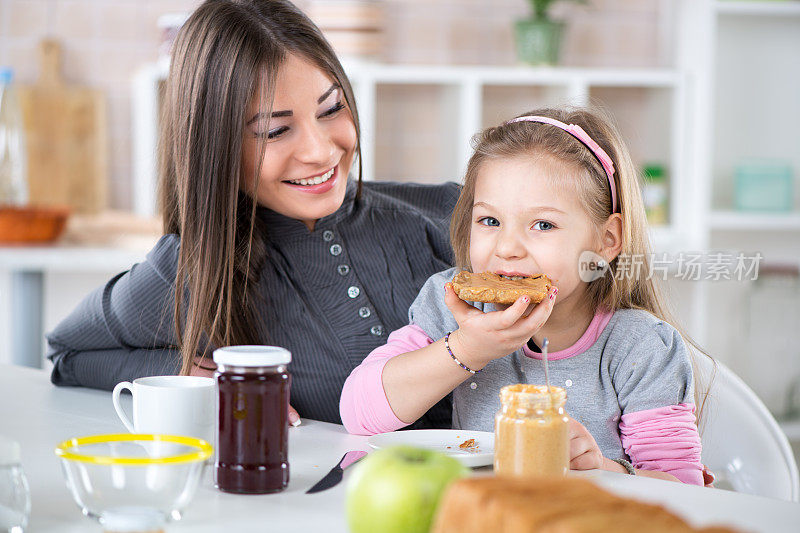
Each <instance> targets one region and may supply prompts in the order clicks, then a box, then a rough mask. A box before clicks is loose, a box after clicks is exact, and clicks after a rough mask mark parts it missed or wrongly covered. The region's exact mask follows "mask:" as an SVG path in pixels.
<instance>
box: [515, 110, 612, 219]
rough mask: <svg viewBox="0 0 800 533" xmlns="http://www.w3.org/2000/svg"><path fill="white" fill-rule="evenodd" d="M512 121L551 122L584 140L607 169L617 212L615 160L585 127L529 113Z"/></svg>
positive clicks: (581, 140)
mask: <svg viewBox="0 0 800 533" xmlns="http://www.w3.org/2000/svg"><path fill="white" fill-rule="evenodd" d="M512 122H541V123H542V124H550V125H552V126H555V127H557V128H561V129H562V130H564V131H566V132H567V133H569V134H570V135H572V136H573V137H575V138H576V139H578V140H579V141H580V142H582V143H583V144H584V145H586V147H587V148H588V149H589V150H591V151H592V153H593V154H594V155H595V157H596V158H597V159H598V161H600V164H601V165H603V169H604V170H605V171H606V175H607V176H608V186H609V188H610V189H611V212H612V213H616V212H617V188H616V187H615V186H614V177H613V176H614V162H613V161H611V158H610V157H609V156H608V154H607V153H606V151H605V150H603V149H602V148H600V145H599V144H597V143H596V142H594V140H593V139H592V138H591V137H589V134H588V133H586V132H585V131H583V128H581V127H580V126H578V125H577V124H565V123H563V122H561V121H560V120H556V119H554V118H550V117H540V116H536V115H527V116H524V117H517V118H512V119H511V120H509V121H508V122H506V124H511V123H512Z"/></svg>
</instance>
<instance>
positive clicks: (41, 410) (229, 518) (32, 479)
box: [0, 365, 800, 533]
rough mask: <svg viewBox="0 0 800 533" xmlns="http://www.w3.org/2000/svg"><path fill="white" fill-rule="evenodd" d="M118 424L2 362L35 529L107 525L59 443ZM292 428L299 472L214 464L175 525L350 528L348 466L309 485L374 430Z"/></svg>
mask: <svg viewBox="0 0 800 533" xmlns="http://www.w3.org/2000/svg"><path fill="white" fill-rule="evenodd" d="M128 407H129V405H128ZM108 432H124V428H123V426H122V424H121V422H119V420H118V419H117V416H116V414H115V412H114V408H113V406H112V404H111V394H110V393H108V392H103V391H95V390H88V389H77V388H56V387H55V386H53V385H51V384H50V381H49V376H48V374H47V373H46V372H44V371H42V370H35V369H30V368H23V367H16V366H9V365H0V433H1V434H3V435H6V436H9V437H12V438H14V439H16V440H18V441H20V443H21V444H22V463H23V468H24V469H25V473H26V475H27V477H28V482H29V484H30V487H31V498H32V511H31V520H30V524H29V531H32V532H39V531H45V532H78V531H80V532H85V531H99V530H100V527H99V526H98V525H95V524H94V523H93V522H92V521H91V520H90V519H88V518H85V517H83V516H82V515H81V513H80V510H79V509H78V507H77V505H76V504H75V503H74V502H73V500H72V497H71V496H70V494H69V492H68V491H67V488H66V486H65V485H64V480H63V477H62V473H61V468H60V465H59V464H58V459H57V457H56V456H55V455H54V453H53V448H54V447H55V445H56V444H57V443H59V442H61V441H63V440H65V439H67V438H70V437H75V436H80V435H88V434H97V433H108ZM289 435H290V437H289V463H290V472H291V480H290V482H289V486H288V488H287V489H286V490H285V491H283V492H281V493H278V494H272V495H258V496H238V495H232V494H225V493H222V492H219V491H218V490H216V489H215V488H214V486H213V482H212V469H211V468H207V470H206V474H205V478H204V480H203V483H202V485H201V487H200V488H199V489H198V492H197V494H196V496H195V499H194V501H193V502H192V503H191V505H190V506H189V507H188V508H187V509H186V513H185V516H184V519H183V520H181V521H180V522H177V523H173V524H170V525H169V527H168V531H171V532H179V531H187V532H188V531H192V532H199V533H203V532H212V531H213V532H218V531H222V530H223V528H224V529H226V530H228V531H237V532H248V531H266V530H270V531H325V532H345V531H347V526H346V523H345V518H344V498H345V491H344V488H345V484H346V482H347V473H345V481H344V482H343V483H341V484H339V485H338V486H337V487H335V488H333V489H330V490H327V491H324V492H321V493H318V494H314V495H307V494H305V490H306V489H308V488H309V487H310V486H311V485H313V484H314V483H315V482H317V481H318V480H319V479H320V478H321V477H322V476H323V475H324V474H325V473H327V471H328V470H329V469H330V468H331V467H332V466H333V465H334V464H336V462H337V461H338V460H339V459H340V458H341V456H342V455H343V454H344V453H345V452H346V451H348V450H367V451H369V449H370V448H369V446H368V445H367V442H366V437H359V436H355V435H348V434H347V433H346V432H345V431H344V429H343V428H342V426H339V425H335V424H328V423H324V422H316V421H311V420H303V424H302V425H301V426H300V427H298V428H292V429H291V430H290V432H289ZM484 470H485V469H484ZM582 475H585V476H587V477H590V478H591V479H592V480H594V481H595V482H597V483H598V484H600V485H602V486H603V487H605V488H607V489H609V490H611V491H613V492H616V493H618V494H620V495H623V496H631V497H636V498H638V499H641V500H646V501H651V502H656V503H661V504H663V505H665V506H666V507H668V508H669V509H671V510H672V511H674V512H676V513H678V514H680V515H681V516H683V517H684V518H686V519H687V520H689V521H690V522H691V523H693V524H694V525H697V526H701V525H710V524H715V523H716V524H727V525H731V526H734V527H738V528H739V529H741V530H742V531H758V532H761V531H763V532H781V531H786V532H790V531H791V532H796V531H800V504H795V503H788V502H783V501H778V500H772V499H767V498H761V497H757V496H750V495H745V494H737V493H733V492H728V491H723V490H718V489H709V488H702V487H692V486H686V485H681V484H678V483H671V482H668V481H660V480H654V479H648V478H643V477H634V476H628V475H622V474H615V473H610V472H596V471H592V472H588V473H585V474H582Z"/></svg>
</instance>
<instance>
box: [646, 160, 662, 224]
mask: <svg viewBox="0 0 800 533" xmlns="http://www.w3.org/2000/svg"><path fill="white" fill-rule="evenodd" d="M642 175H643V176H642V177H643V178H644V179H643V184H642V200H643V201H644V211H645V214H646V215H647V221H648V222H649V223H650V224H651V225H653V226H663V225H665V224H667V223H668V216H667V215H668V211H667V202H668V200H669V188H668V187H667V175H666V171H665V170H664V166H663V165H660V164H649V165H645V167H644V169H643V170H642Z"/></svg>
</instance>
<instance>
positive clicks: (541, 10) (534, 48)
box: [514, 0, 585, 65]
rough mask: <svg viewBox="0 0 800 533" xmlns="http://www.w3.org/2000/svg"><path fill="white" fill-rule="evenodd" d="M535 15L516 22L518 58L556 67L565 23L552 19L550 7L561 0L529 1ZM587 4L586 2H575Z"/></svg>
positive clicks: (524, 61) (531, 63)
mask: <svg viewBox="0 0 800 533" xmlns="http://www.w3.org/2000/svg"><path fill="white" fill-rule="evenodd" d="M528 1H529V2H530V4H531V9H532V10H533V13H532V14H531V16H530V17H529V18H527V19H521V20H518V21H516V24H515V28H514V29H515V33H516V43H517V56H518V57H519V60H520V61H522V62H523V63H528V64H530V65H555V64H556V63H557V62H558V53H559V50H560V49H561V37H562V35H563V33H564V25H565V24H564V22H562V21H558V20H553V19H551V18H550V15H549V13H548V12H549V10H550V7H551V6H552V5H553V4H555V3H556V2H558V1H559V0H528ZM573 1H576V2H581V3H585V0H573Z"/></svg>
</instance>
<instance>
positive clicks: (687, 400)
mask: <svg viewBox="0 0 800 533" xmlns="http://www.w3.org/2000/svg"><path fill="white" fill-rule="evenodd" d="M454 273H455V269H450V270H446V271H444V272H440V273H438V274H434V275H433V276H431V277H430V278H429V279H428V281H427V282H426V283H425V285H424V286H423V288H422V290H421V291H420V294H419V296H418V297H417V299H416V300H415V301H414V303H413V304H412V305H411V308H410V310H409V319H410V322H411V324H413V325H416V326H418V327H419V328H421V329H422V330H423V331H424V332H425V333H426V334H427V336H428V337H430V338H431V339H432V340H434V341H435V340H438V339H440V338H442V337H444V335H445V334H446V333H447V332H448V331H453V330H455V329H456V328H458V324H457V323H456V321H455V319H454V318H453V315H452V314H451V313H450V311H449V309H448V308H447V306H446V305H445V303H444V290H443V287H444V285H445V283H446V282H448V281H450V280H452V278H453V274H454ZM474 305H475V307H477V308H478V309H481V310H483V311H485V312H488V311H493V310H495V309H494V307H493V306H492V304H482V303H475V304H474ZM534 348H535V347H534ZM455 355H456V356H458V354H455ZM548 359H549V361H550V379H551V383H552V384H553V385H557V386H559V387H564V389H565V390H566V391H567V404H566V410H567V412H568V413H569V415H570V416H572V417H573V418H575V419H576V420H578V421H579V422H580V423H581V424H583V425H584V426H585V427H586V428H587V429H588V430H589V432H590V433H591V434H592V436H593V437H594V438H595V440H596V441H597V444H598V446H599V447H600V449H601V450H602V452H603V454H604V455H605V456H606V457H609V458H612V459H614V458H626V457H627V455H626V450H625V448H630V447H629V446H624V444H623V442H622V435H621V434H622V432H623V431H624V429H625V427H624V426H625V424H622V426H623V427H622V428H621V427H620V426H621V423H622V422H624V421H625V420H624V419H623V417H625V416H627V415H629V414H630V415H633V414H634V413H642V412H652V413H654V414H658V415H659V416H658V418H663V417H662V416H661V415H664V414H665V413H668V412H670V411H673V410H678V411H680V410H681V408H682V406H683V409H688V410H690V411H693V408H694V398H693V380H692V365H691V360H690V355H689V351H688V350H687V347H686V345H685V343H684V341H683V339H682V338H681V336H680V334H679V333H678V332H677V331H676V330H675V328H673V327H672V326H670V325H669V324H667V323H665V322H663V321H662V320H660V319H658V318H656V317H655V316H653V315H652V314H650V313H648V312H646V311H642V310H637V309H621V310H618V311H616V312H614V313H613V314H612V313H610V312H606V313H602V312H600V313H597V314H596V315H595V317H594V319H593V320H592V323H591V324H590V326H589V328H588V329H587V330H586V332H585V333H584V335H583V336H582V337H581V339H580V340H578V342H577V343H575V344H574V345H573V346H571V347H570V348H567V349H565V350H562V351H560V352H554V353H550V354H549V357H548ZM453 364H455V362H454V363H453ZM513 383H534V384H543V383H544V370H543V365H542V361H541V358H540V354H539V353H536V352H535V351H532V350H531V349H530V347H529V346H526V347H524V348H522V349H519V350H517V351H516V352H514V353H512V354H510V355H508V356H506V357H503V358H501V359H495V360H494V361H492V362H490V363H489V364H488V365H487V366H486V367H484V369H483V370H482V371H481V372H479V373H477V374H475V375H473V376H471V377H470V378H468V379H467V380H466V381H464V382H463V383H462V384H461V385H459V386H458V387H457V388H456V389H455V390H454V391H453V427H454V428H456V429H473V430H483V431H493V423H494V415H495V414H496V413H497V411H498V410H499V409H500V397H499V393H500V388H501V387H503V386H505V385H509V384H513ZM651 410H652V411H651ZM631 418H637V417H636V415H634V416H633V417H631ZM638 418H641V417H638ZM645 418H652V417H645ZM681 418H682V419H685V414H684V416H681ZM692 420H693V417H692ZM651 421H652V420H651ZM636 422H639V420H636ZM635 425H636V424H635V423H634V424H631V426H635ZM695 434H696V428H695ZM698 442H699V441H698ZM629 451H630V450H629Z"/></svg>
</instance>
